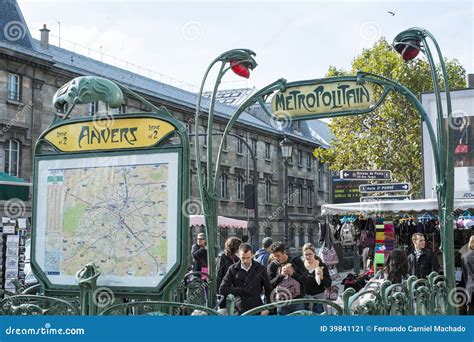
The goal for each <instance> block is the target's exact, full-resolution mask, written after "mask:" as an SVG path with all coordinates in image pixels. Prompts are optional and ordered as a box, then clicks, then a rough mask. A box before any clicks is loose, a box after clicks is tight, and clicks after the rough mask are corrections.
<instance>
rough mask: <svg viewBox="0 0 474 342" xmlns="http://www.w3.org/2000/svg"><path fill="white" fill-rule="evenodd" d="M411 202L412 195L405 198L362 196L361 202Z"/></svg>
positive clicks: (404, 196)
mask: <svg viewBox="0 0 474 342" xmlns="http://www.w3.org/2000/svg"><path fill="white" fill-rule="evenodd" d="M408 200H411V195H403V196H370V197H369V196H362V197H361V198H360V201H361V202H388V201H408Z"/></svg>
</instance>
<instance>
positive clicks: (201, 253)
mask: <svg viewBox="0 0 474 342" xmlns="http://www.w3.org/2000/svg"><path fill="white" fill-rule="evenodd" d="M206 246H207V242H206V235H205V234H204V233H199V234H198V235H197V241H196V243H195V244H193V246H192V247H191V256H192V259H193V271H194V272H203V273H206V274H207V273H208V268H207V249H206Z"/></svg>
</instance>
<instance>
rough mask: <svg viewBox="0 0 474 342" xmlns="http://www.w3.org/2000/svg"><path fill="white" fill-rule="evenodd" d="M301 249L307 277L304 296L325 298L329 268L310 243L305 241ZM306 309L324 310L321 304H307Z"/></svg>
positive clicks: (320, 311) (329, 279) (318, 311)
mask: <svg viewBox="0 0 474 342" xmlns="http://www.w3.org/2000/svg"><path fill="white" fill-rule="evenodd" d="M302 250H303V257H304V266H305V268H306V277H307V282H306V296H305V297H306V298H314V299H326V297H325V290H326V289H328V288H330V287H331V285H332V281H331V277H330V276H329V269H328V267H327V266H326V264H324V263H323V261H322V260H321V258H319V257H318V256H317V255H316V249H315V248H314V246H313V245H312V244H311V243H305V244H304V246H303V249H302ZM308 309H309V310H313V312H315V313H318V314H320V313H323V312H324V311H325V308H324V306H323V305H322V304H314V305H308Z"/></svg>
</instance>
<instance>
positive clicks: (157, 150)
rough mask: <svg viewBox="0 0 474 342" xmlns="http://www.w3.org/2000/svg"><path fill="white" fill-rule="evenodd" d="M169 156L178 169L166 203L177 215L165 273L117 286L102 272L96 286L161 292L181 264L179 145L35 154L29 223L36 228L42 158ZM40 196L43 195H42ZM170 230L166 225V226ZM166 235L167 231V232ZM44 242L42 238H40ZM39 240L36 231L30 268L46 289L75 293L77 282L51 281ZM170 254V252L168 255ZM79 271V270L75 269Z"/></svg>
mask: <svg viewBox="0 0 474 342" xmlns="http://www.w3.org/2000/svg"><path fill="white" fill-rule="evenodd" d="M165 154H167V155H170V154H172V155H173V156H176V161H177V162H176V167H175V170H176V171H177V172H176V173H175V174H174V175H173V174H171V173H170V174H169V177H170V178H169V180H170V181H171V177H174V183H175V184H176V201H175V203H174V204H170V203H168V205H170V206H171V205H172V208H173V209H174V212H175V217H176V225H175V233H176V234H175V240H174V241H170V240H168V249H170V250H171V249H173V250H174V260H172V261H173V264H168V265H167V267H166V273H165V275H164V277H162V278H161V279H160V281H159V282H158V284H156V286H140V285H139V284H133V285H131V284H124V285H123V286H118V285H114V284H108V283H107V282H103V281H101V278H103V276H102V275H101V276H100V277H99V278H98V286H106V287H107V288H110V289H111V290H112V291H114V294H116V295H121V294H123V295H127V294H130V293H134V294H138V293H143V294H150V293H160V292H162V291H163V289H164V288H165V287H166V286H167V285H168V284H169V283H170V281H172V280H173V279H174V277H173V276H174V274H175V273H176V271H177V270H178V269H180V268H182V267H181V264H180V262H181V261H180V258H182V255H183V250H182V241H181V240H182V239H183V238H182V236H183V232H184V231H183V230H184V229H186V227H184V226H183V224H185V222H184V221H185V220H184V217H183V215H182V213H181V204H182V201H183V198H184V197H186V196H185V194H183V191H186V190H185V189H183V184H182V179H180V178H179V177H178V174H181V173H182V172H183V149H182V148H180V147H179V146H178V147H169V146H166V147H154V148H148V149H137V150H121V151H106V152H96V153H91V152H82V153H70V154H50V155H47V154H44V155H41V154H40V155H36V156H35V160H34V167H35V173H34V191H33V203H34V205H33V217H32V223H33V227H35V230H36V229H37V226H38V213H37V207H38V185H39V183H38V180H39V179H38V178H39V172H38V170H39V163H40V162H42V161H49V160H50V161H55V160H74V159H76V160H87V159H91V158H113V157H135V156H143V155H145V156H147V157H150V156H160V155H165ZM42 198H43V197H42ZM168 229H169V227H168ZM167 234H168V231H167ZM43 241H44V240H43ZM40 242H42V240H41V238H38V232H35V233H34V234H32V255H31V264H32V269H33V271H34V272H35V275H36V276H37V277H38V278H39V280H40V282H41V283H43V284H44V286H45V288H46V289H47V290H48V292H60V293H66V292H68V293H76V292H77V291H79V286H78V284H77V283H76V284H71V282H63V283H61V282H59V283H58V282H55V281H51V277H50V276H48V275H47V274H46V273H45V272H44V270H43V268H42V265H40V263H39V262H38V260H37V255H38V253H41V252H42V251H44V245H43V246H41V243H40ZM168 256H169V254H168ZM91 262H95V263H97V262H98V261H97V260H91ZM77 271H79V270H77Z"/></svg>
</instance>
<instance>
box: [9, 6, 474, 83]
mask: <svg viewBox="0 0 474 342" xmlns="http://www.w3.org/2000/svg"><path fill="white" fill-rule="evenodd" d="M18 3H19V5H20V8H21V10H22V12H23V15H24V17H25V19H26V21H27V24H28V26H29V28H30V31H31V34H32V36H33V37H35V38H39V31H38V30H39V28H41V27H42V26H43V24H46V25H47V27H48V28H49V29H50V30H51V32H50V34H51V38H50V40H51V43H52V44H54V45H58V44H59V42H58V37H59V35H60V36H61V47H63V48H66V49H68V50H73V51H75V52H78V53H81V54H84V55H86V56H87V55H88V56H90V57H92V58H95V59H98V60H102V61H104V62H107V63H109V64H112V65H114V64H115V65H117V66H119V67H123V68H125V69H128V70H130V71H133V72H138V73H140V74H143V75H145V76H149V77H152V78H154V79H158V80H161V81H163V82H165V83H168V84H173V85H177V86H181V87H182V88H185V89H187V90H194V91H196V90H197V87H198V86H199V85H200V83H201V82H202V78H203V75H204V72H205V70H206V68H207V66H208V65H209V63H210V62H211V61H212V60H213V59H214V58H215V57H216V56H218V55H219V54H220V53H222V52H224V51H227V50H230V49H233V48H249V49H251V50H253V51H255V53H256V54H257V55H256V57H255V58H256V60H257V63H258V66H257V68H256V69H255V70H254V71H252V74H251V76H250V79H248V80H243V79H242V78H239V77H237V76H235V75H233V74H232V73H227V74H226V76H225V78H224V80H223V84H222V88H240V87H256V88H261V87H264V86H265V85H267V84H269V83H271V82H273V81H275V80H277V79H279V78H281V77H283V78H285V79H287V80H288V81H296V80H304V79H313V78H321V77H324V75H325V73H326V71H327V70H328V68H329V67H330V66H335V67H337V68H342V69H350V68H351V62H352V60H353V59H354V58H355V57H356V56H357V55H359V54H360V53H361V52H362V50H363V49H364V48H370V47H372V46H373V44H374V43H375V42H376V41H377V40H378V39H379V38H380V37H385V38H386V39H387V40H388V41H389V42H391V41H392V40H393V38H394V37H395V35H396V34H397V33H399V32H401V31H403V30H405V29H407V28H410V27H414V26H417V27H423V28H425V29H427V30H428V31H430V32H431V33H432V34H433V35H434V36H435V38H436V40H437V41H438V43H439V45H440V47H441V50H442V52H443V54H444V56H445V57H447V58H449V59H452V58H456V59H458V60H459V61H460V62H461V64H462V65H463V66H464V67H465V68H466V69H467V72H468V73H474V2H472V1H470V2H464V1H450V2H441V1H402V2H388V1H371V2H355V1H345V2H336V1H331V2H329V1H300V2H297V1H296V2H295V1H292V2H285V1H280V2H270V1H258V0H257V1H252V2H250V1H240V2H228V1H208V2H203V1H190V2H183V1H173V2H167V1H152V0H150V1H131V0H130V1H76V0H74V1H71V0H62V1H57V0H49V1H46V0H43V1H41V0H18ZM389 11H390V12H393V13H394V14H395V15H393V14H391V13H388V12H389ZM59 28H60V30H61V32H60V34H59ZM73 42H74V43H73ZM138 66H139V67H138ZM159 74H162V75H166V76H167V77H165V76H160V75H159ZM212 76H214V74H211V77H210V78H209V82H208V83H206V89H209V88H211V87H212V85H213V77H212ZM170 77H171V78H172V79H170Z"/></svg>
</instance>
